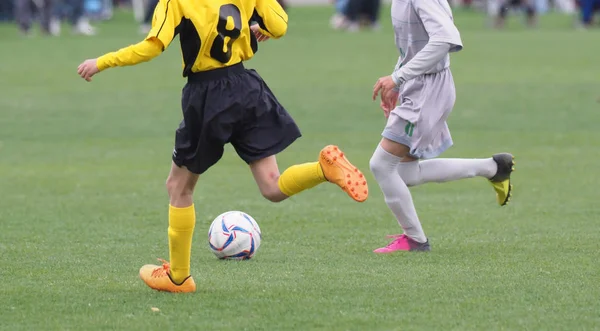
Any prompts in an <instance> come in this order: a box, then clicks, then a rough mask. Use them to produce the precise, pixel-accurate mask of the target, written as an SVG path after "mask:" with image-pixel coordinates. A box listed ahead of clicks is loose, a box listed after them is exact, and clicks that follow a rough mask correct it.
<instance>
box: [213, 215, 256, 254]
mask: <svg viewBox="0 0 600 331" xmlns="http://www.w3.org/2000/svg"><path fill="white" fill-rule="evenodd" d="M260 241H261V233H260V227H259V226H258V223H256V221H255V220H254V219H253V218H252V216H250V215H248V214H246V213H244V212H241V211H228V212H226V213H223V214H221V215H219V216H217V218H215V220H214V221H213V222H212V224H211V225H210V229H209V230H208V245H209V247H210V249H211V250H212V252H213V253H214V254H215V256H216V257H218V258H219V259H231V260H247V259H249V258H251V257H252V256H254V254H256V251H257V250H258V247H260Z"/></svg>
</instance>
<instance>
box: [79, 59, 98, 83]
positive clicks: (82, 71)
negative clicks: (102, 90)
mask: <svg viewBox="0 0 600 331" xmlns="http://www.w3.org/2000/svg"><path fill="white" fill-rule="evenodd" d="M96 62H97V60H96V59H89V60H85V61H83V63H82V64H80V65H79V67H77V73H78V74H79V76H81V78H83V79H85V80H87V81H88V82H91V81H92V76H94V75H95V74H97V73H98V72H100V70H98V65H97V64H96Z"/></svg>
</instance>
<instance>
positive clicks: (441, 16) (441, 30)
mask: <svg viewBox="0 0 600 331" xmlns="http://www.w3.org/2000/svg"><path fill="white" fill-rule="evenodd" d="M413 6H414V8H415V10H416V12H417V15H419V18H421V21H422V22H423V26H424V27H425V30H427V34H428V35H429V40H431V41H439V42H445V43H448V44H451V47H450V52H457V51H460V50H461V49H462V47H463V45H462V40H461V38H460V33H459V32H458V29H457V28H456V26H455V25H454V22H453V20H452V11H451V9H450V6H449V5H448V2H447V1H446V0H425V1H424V0H413Z"/></svg>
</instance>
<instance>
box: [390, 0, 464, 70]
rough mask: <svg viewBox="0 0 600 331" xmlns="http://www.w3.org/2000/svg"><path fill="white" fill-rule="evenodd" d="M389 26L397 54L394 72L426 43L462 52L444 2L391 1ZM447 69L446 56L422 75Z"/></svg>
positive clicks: (430, 0)
mask: <svg viewBox="0 0 600 331" xmlns="http://www.w3.org/2000/svg"><path fill="white" fill-rule="evenodd" d="M392 23H393V25H394V34H395V36H396V46H397V47H398V50H399V51H400V58H399V59H398V64H397V65H396V70H397V69H399V68H400V67H402V66H404V65H406V63H408V61H410V60H411V59H412V58H413V57H414V56H415V55H416V54H417V53H418V52H419V51H420V50H422V49H423V47H425V45H427V43H428V42H429V41H430V40H431V41H438V42H444V43H448V44H451V47H450V52H457V51H459V50H461V49H462V41H461V39H460V33H459V32H458V29H457V28H456V26H455V25H454V22H453V20H452V10H451V9H450V5H449V4H448V1H447V0H392ZM449 66H450V56H449V55H446V56H445V57H444V58H443V59H442V60H440V61H439V62H438V63H437V64H436V65H435V66H433V67H432V68H431V69H429V70H428V71H427V72H425V74H432V73H436V72H440V71H442V70H444V69H446V68H448V67H449Z"/></svg>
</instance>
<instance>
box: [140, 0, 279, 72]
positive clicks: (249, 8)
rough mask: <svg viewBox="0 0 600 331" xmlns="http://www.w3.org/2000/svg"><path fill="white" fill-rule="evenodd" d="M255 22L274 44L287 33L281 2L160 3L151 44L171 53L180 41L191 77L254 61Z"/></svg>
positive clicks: (189, 0)
mask: <svg viewBox="0 0 600 331" xmlns="http://www.w3.org/2000/svg"><path fill="white" fill-rule="evenodd" d="M253 16H254V18H255V20H256V22H257V23H258V24H259V26H260V27H261V29H262V30H264V32H265V34H267V35H269V36H271V37H273V38H278V37H281V36H283V35H284V34H285V32H286V30H287V20H288V18H287V14H286V13H285V11H284V10H283V8H281V6H280V5H279V3H277V1H276V0H160V2H159V4H158V5H157V6H156V9H155V11H154V18H153V22H152V30H151V31H150V33H149V34H148V37H147V39H148V38H157V39H159V40H160V41H161V42H162V44H163V47H164V48H166V47H167V46H168V45H169V44H170V43H171V41H172V40H173V38H175V36H176V35H179V40H180V43H181V53H182V57H183V75H184V76H187V75H188V74H189V73H192V72H199V71H206V70H211V69H215V68H221V67H226V66H230V65H232V64H236V63H239V62H241V61H245V60H248V59H250V58H252V56H254V53H255V52H256V51H257V41H256V38H255V37H254V34H253V33H252V31H251V30H250V25H249V23H250V21H251V19H252V18H253Z"/></svg>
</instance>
